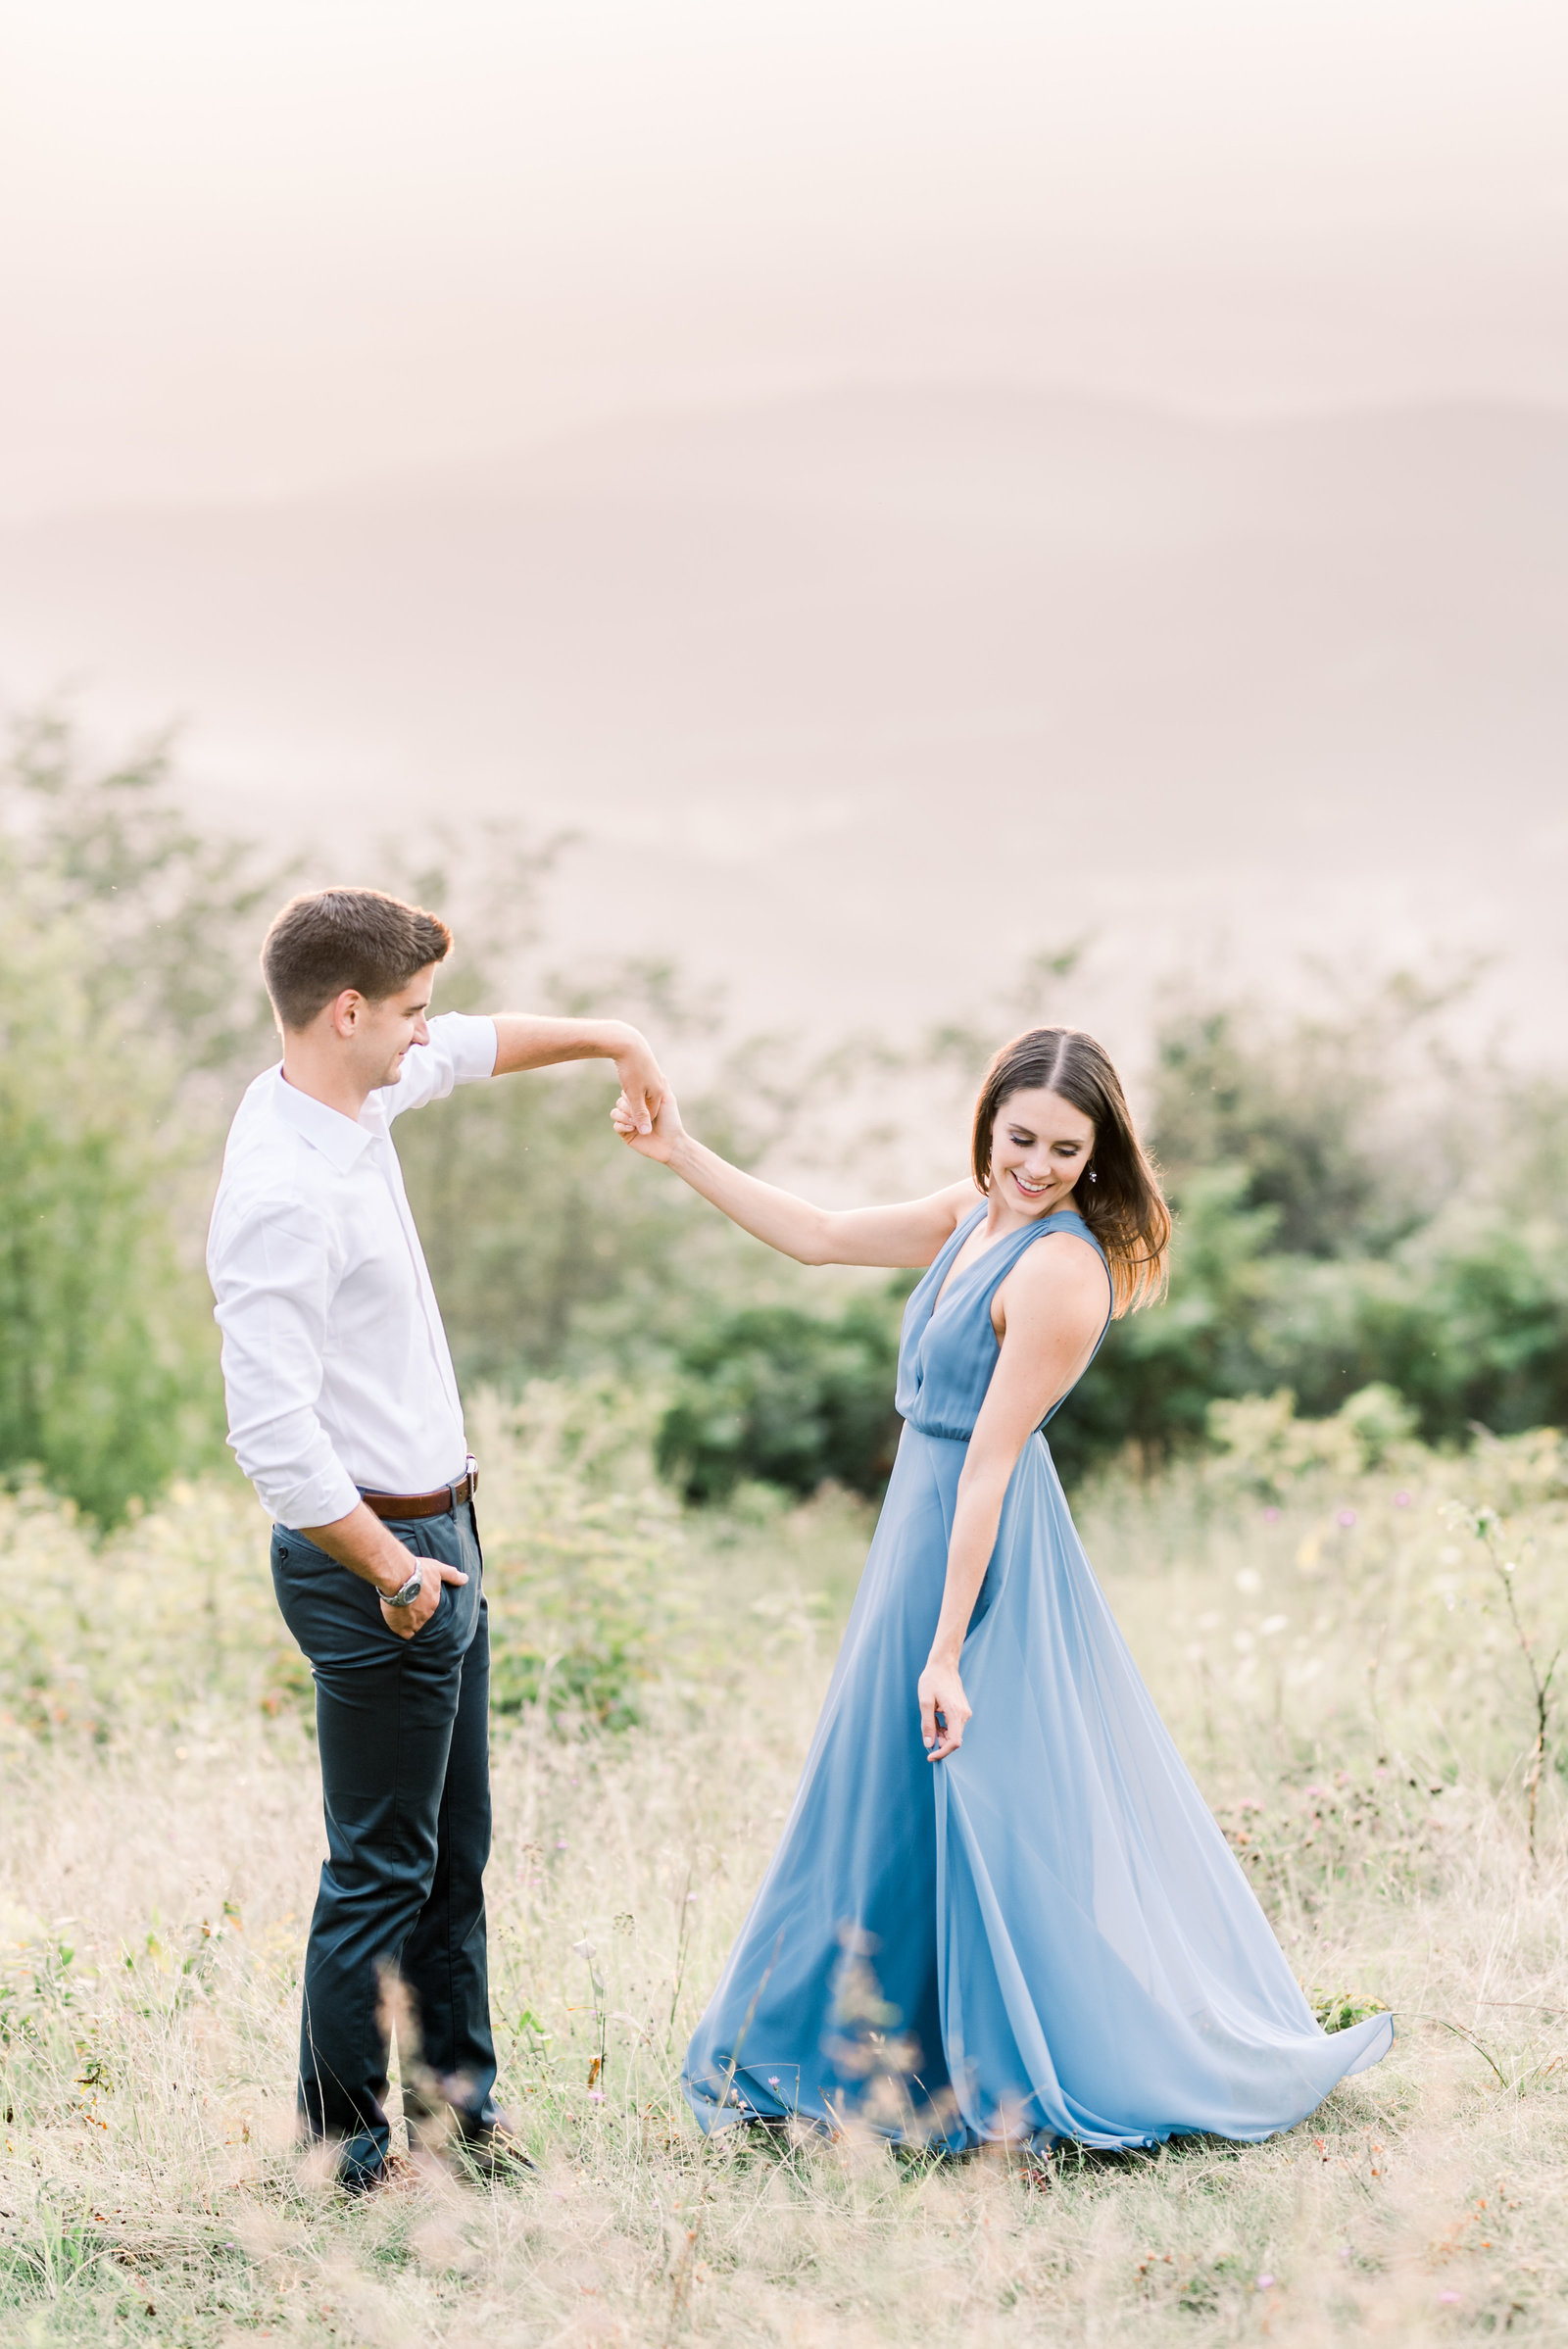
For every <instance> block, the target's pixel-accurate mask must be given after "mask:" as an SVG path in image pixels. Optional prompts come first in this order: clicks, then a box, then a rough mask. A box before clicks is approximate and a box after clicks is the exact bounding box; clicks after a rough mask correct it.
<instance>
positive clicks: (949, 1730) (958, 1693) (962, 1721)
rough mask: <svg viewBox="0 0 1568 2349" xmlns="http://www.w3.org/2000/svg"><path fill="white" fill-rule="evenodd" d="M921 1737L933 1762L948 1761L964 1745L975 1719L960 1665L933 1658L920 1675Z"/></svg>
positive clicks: (928, 1757) (927, 1757)
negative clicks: (959, 1673)
mask: <svg viewBox="0 0 1568 2349" xmlns="http://www.w3.org/2000/svg"><path fill="white" fill-rule="evenodd" d="M919 1697H920V1737H921V1741H922V1742H923V1744H924V1746H925V1752H926V1759H927V1761H929V1762H945V1761H946V1760H947V1758H948V1756H949V1754H950V1753H956V1752H957V1750H958V1748H959V1746H960V1745H961V1744H962V1743H963V1733H964V1728H965V1725H966V1724H967V1723H968V1722H969V1720H970V1719H971V1718H972V1716H971V1714H970V1711H969V1699H968V1698H967V1696H965V1694H964V1692H963V1683H962V1681H961V1680H960V1679H959V1677H958V1667H957V1665H956V1664H944V1663H939V1662H938V1661H937V1660H936V1658H935V1657H934V1656H933V1657H932V1659H931V1661H930V1662H929V1663H928V1664H927V1665H926V1668H925V1670H924V1671H923V1672H922V1673H921V1675H920V1684H919Z"/></svg>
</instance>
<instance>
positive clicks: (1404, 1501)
mask: <svg viewBox="0 0 1568 2349" xmlns="http://www.w3.org/2000/svg"><path fill="white" fill-rule="evenodd" d="M1394 1505H1395V1507H1396V1508H1397V1509H1407V1508H1408V1507H1409V1506H1410V1495H1409V1493H1396V1494H1395V1495H1394Z"/></svg>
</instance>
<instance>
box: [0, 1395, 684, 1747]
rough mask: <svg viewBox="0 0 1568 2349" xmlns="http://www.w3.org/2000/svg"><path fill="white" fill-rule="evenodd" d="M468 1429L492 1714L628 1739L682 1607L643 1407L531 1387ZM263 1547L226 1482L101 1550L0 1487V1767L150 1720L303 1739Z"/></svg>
mask: <svg viewBox="0 0 1568 2349" xmlns="http://www.w3.org/2000/svg"><path fill="white" fill-rule="evenodd" d="M473 1418H474V1428H475V1441H476V1444H477V1445H478V1448H479V1453H480V1456H481V1460H482V1466H483V1482H482V1486H481V1490H480V1495H479V1531H480V1535H481V1538H482V1541H483V1544H484V1578H485V1591H486V1596H487V1599H488V1603H489V1609H490V1635H491V1655H492V1691H493V1703H494V1706H495V1709H496V1711H497V1712H498V1713H501V1714H516V1713H519V1712H521V1711H522V1710H523V1709H524V1708H526V1707H527V1706H530V1705H533V1704H536V1703H541V1704H543V1706H544V1707H545V1710H546V1712H547V1713H548V1714H550V1715H552V1716H562V1715H570V1716H572V1717H574V1718H577V1719H587V1720H591V1721H594V1722H596V1723H599V1724H600V1725H602V1726H604V1727H606V1728H609V1729H621V1728H624V1727H626V1726H627V1725H628V1724H629V1723H631V1722H632V1721H634V1720H636V1719H637V1718H638V1716H639V1711H640V1708H641V1706H642V1704H643V1702H644V1700H645V1696H646V1693H647V1691H648V1689H649V1688H651V1687H652V1686H653V1685H654V1684H656V1683H660V1684H663V1683H665V1682H667V1681H668V1679H669V1677H670V1674H671V1672H672V1669H673V1661H674V1658H675V1655H676V1651H677V1648H678V1646H679V1643H680V1637H681V1634H682V1632H683V1630H684V1627H685V1626H686V1623H687V1619H688V1612H689V1610H688V1605H687V1600H686V1596H685V1589H684V1584H683V1580H682V1575H681V1542H680V1531H679V1526H678V1523H677V1518H676V1511H675V1507H674V1504H673V1502H672V1501H671V1500H670V1497H669V1495H668V1493H665V1492H664V1491H663V1490H662V1488H661V1487H660V1486H659V1485H658V1483H657V1482H656V1480H655V1478H654V1476H653V1472H652V1467H651V1463H650V1461H649V1457H648V1441H647V1426H646V1420H647V1412H646V1410H639V1409H638V1408H637V1407H636V1406H635V1405H634V1404H633V1402H632V1400H631V1399H630V1398H628V1396H627V1395H626V1394H625V1393H624V1392H623V1391H620V1390H615V1389H613V1388H610V1387H607V1386H604V1385H600V1386H596V1387H571V1386H567V1385H564V1384H563V1385H560V1386H547V1385H544V1384H543V1383H540V1384H538V1385H535V1386H534V1387H532V1388H530V1389H529V1391H528V1394H527V1395H526V1397H525V1398H524V1401H523V1402H522V1403H521V1404H520V1405H518V1404H515V1403H503V1402H502V1401H501V1400H499V1399H498V1398H497V1397H495V1396H494V1395H481V1396H480V1398H479V1400H478V1403H477V1406H476V1408H475V1411H474V1415H473ZM269 1540H270V1529H269V1527H268V1524H267V1520H266V1518H265V1517H264V1516H263V1514H262V1512H261V1510H260V1509H259V1508H258V1507H257V1505H256V1501H255V1498H254V1496H253V1494H252V1493H250V1491H249V1490H248V1488H247V1487H246V1486H245V1485H243V1484H242V1483H241V1482H240V1480H239V1479H238V1477H236V1476H234V1475H233V1474H231V1473H230V1474H227V1475H219V1476H214V1477H208V1478H204V1479H202V1480H200V1481H199V1482H195V1483H186V1482H184V1481H183V1480H179V1479H176V1480H175V1481H174V1482H173V1483H172V1486H171V1487H170V1490H169V1492H168V1493H167V1495H166V1497H165V1499H164V1501H163V1502H162V1504H161V1505H160V1506H159V1507H157V1508H156V1509H153V1510H149V1511H148V1512H146V1513H145V1514H143V1513H141V1512H139V1511H136V1510H132V1511H131V1513H130V1515H129V1516H128V1518H127V1520H126V1521H125V1522H124V1523H123V1524H122V1525H121V1526H120V1527H119V1528H118V1529H117V1530H116V1531H115V1532H114V1533H113V1534H112V1535H111V1536H109V1537H108V1538H107V1539H102V1538H94V1533H93V1529H92V1528H91V1526H90V1525H89V1524H88V1523H86V1522H85V1521H84V1520H83V1519H82V1517H81V1515H80V1513H79V1512H78V1511H77V1510H76V1508H75V1507H74V1505H73V1503H72V1502H71V1501H69V1500H60V1499H57V1498H55V1497H53V1496H51V1495H50V1494H48V1493H44V1492H41V1491H39V1490H38V1489H36V1488H25V1489H24V1490H23V1491H22V1492H20V1493H0V1575H3V1576H4V1579H5V1583H6V1587H7V1589H8V1590H10V1591H11V1592H12V1605H11V1610H10V1621H9V1631H8V1637H7V1639H6V1642H5V1645H4V1648H3V1649H0V1751H3V1750H4V1748H5V1746H6V1744H7V1743H11V1744H17V1743H22V1744H27V1743H31V1742H34V1741H43V1742H48V1743H60V1742H66V1743H75V1744H79V1743H87V1744H93V1745H109V1744H115V1743H117V1742H119V1741H121V1740H122V1739H123V1737H126V1736H128V1735H131V1734H133V1733H135V1732H136V1731H137V1730H139V1729H145V1728H146V1727H148V1726H149V1725H161V1726H166V1727H169V1728H172V1729H176V1730H178V1731H181V1732H183V1733H186V1734H188V1735H189V1736H190V1737H192V1739H194V1740H196V1741H197V1743H198V1745H200V1743H202V1742H203V1741H205V1740H208V1739H210V1738H215V1737H216V1738H221V1737H224V1736H227V1735H229V1734H231V1733H232V1732H233V1730H234V1728H235V1726H236V1724H237V1723H239V1722H240V1721H242V1720H243V1719H244V1718H246V1717H247V1716H249V1717H250V1718H251V1719H253V1720H254V1719H255V1717H256V1716H257V1715H258V1714H260V1715H262V1716H263V1717H264V1718H265V1719H268V1720H277V1721H279V1724H280V1727H281V1728H283V1729H284V1730H285V1731H286V1730H287V1729H288V1727H289V1725H290V1724H291V1723H296V1722H299V1721H304V1722H305V1723H306V1724H307V1725H309V1724H310V1722H311V1721H312V1719H313V1718H314V1692H313V1688H312V1682H311V1676H310V1668H309V1666H308V1665H307V1664H306V1662H305V1660H304V1658H303V1657H302V1656H301V1654H300V1652H299V1650H298V1648H297V1647H296V1646H295V1645H294V1642H293V1640H292V1639H290V1637H289V1634H288V1632H287V1630H286V1628H285V1626H284V1624H283V1621H282V1618H281V1616H280V1615H279V1614H278V1611H277V1606H276V1603H275V1601H274V1598H273V1594H272V1584H271V1575H270V1569H269V1562H268V1550H269ZM330 1571H332V1572H334V1573H337V1572H340V1571H342V1570H341V1569H340V1568H335V1567H334V1568H332V1569H330Z"/></svg>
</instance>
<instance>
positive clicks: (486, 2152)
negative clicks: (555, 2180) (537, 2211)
mask: <svg viewBox="0 0 1568 2349" xmlns="http://www.w3.org/2000/svg"><path fill="white" fill-rule="evenodd" d="M453 2119H454V2120H455V2121H456V2123H457V2128H456V2129H454V2130H453V2132H452V2135H451V2137H450V2139H449V2140H448V2143H449V2146H450V2150H451V2157H452V2166H453V2168H454V2169H455V2170H457V2171H458V2172H459V2173H460V2174H464V2173H466V2175H468V2176H469V2177H473V2178H482V2179H483V2180H484V2182H485V2183H486V2185H506V2184H509V2183H515V2182H516V2181H517V2180H518V2179H520V2178H537V2177H538V2175H539V2165H538V2163H537V2162H536V2161H534V2160H532V2159H531V2158H530V2156H529V2155H528V2154H527V2153H525V2152H524V2150H523V2145H522V2136H521V2132H520V2131H519V2129H518V2128H517V2125H516V2123H515V2121H514V2120H513V2119H512V2117H511V2115H510V2114H508V2113H493V2114H491V2115H490V2117H489V2118H488V2119H486V2120H479V2121H475V2120H473V2119H471V2118H470V2117H469V2116H468V2115H467V2114H466V2113H454V2115H453Z"/></svg>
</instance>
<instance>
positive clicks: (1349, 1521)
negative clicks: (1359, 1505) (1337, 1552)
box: [1340, 1509, 1355, 1533]
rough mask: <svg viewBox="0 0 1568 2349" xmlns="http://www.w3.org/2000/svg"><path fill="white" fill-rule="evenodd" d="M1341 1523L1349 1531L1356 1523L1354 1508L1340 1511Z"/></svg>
mask: <svg viewBox="0 0 1568 2349" xmlns="http://www.w3.org/2000/svg"><path fill="white" fill-rule="evenodd" d="M1340 1523H1341V1525H1343V1526H1344V1528H1345V1530H1346V1532H1347V1533H1348V1532H1349V1530H1350V1528H1351V1526H1352V1525H1354V1523H1355V1511H1354V1510H1353V1509H1342V1510H1341V1511H1340Z"/></svg>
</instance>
